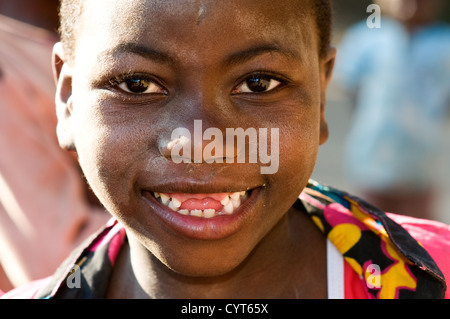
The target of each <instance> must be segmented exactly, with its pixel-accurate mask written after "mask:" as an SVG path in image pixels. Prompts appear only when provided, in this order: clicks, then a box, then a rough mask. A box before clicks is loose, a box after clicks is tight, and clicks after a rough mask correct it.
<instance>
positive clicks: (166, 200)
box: [159, 193, 170, 206]
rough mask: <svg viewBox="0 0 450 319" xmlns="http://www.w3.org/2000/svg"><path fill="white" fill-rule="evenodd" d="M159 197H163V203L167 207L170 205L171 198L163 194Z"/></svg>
mask: <svg viewBox="0 0 450 319" xmlns="http://www.w3.org/2000/svg"><path fill="white" fill-rule="evenodd" d="M159 195H160V196H161V202H162V203H163V204H164V205H166V206H167V205H168V204H169V201H170V197H169V196H167V195H166V194H162V193H161V194H159Z"/></svg>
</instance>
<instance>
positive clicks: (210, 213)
mask: <svg viewBox="0 0 450 319" xmlns="http://www.w3.org/2000/svg"><path fill="white" fill-rule="evenodd" d="M214 215H216V210H215V209H209V208H208V209H205V210H204V211H203V217H205V218H212V217H214Z"/></svg>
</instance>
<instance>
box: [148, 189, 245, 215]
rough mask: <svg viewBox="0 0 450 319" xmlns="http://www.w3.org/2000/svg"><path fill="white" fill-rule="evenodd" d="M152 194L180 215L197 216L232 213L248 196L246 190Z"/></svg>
mask: <svg viewBox="0 0 450 319" xmlns="http://www.w3.org/2000/svg"><path fill="white" fill-rule="evenodd" d="M152 195H153V196H154V197H155V198H157V199H159V202H160V203H161V204H163V205H164V206H167V207H168V208H170V209H171V210H173V211H175V212H177V213H179V214H181V215H186V216H187V215H189V216H195V217H199V218H213V217H215V216H220V215H232V214H233V212H234V211H235V210H236V209H237V208H239V206H241V204H242V203H243V202H244V201H245V200H246V199H247V198H248V192H247V191H241V192H234V193H210V194H184V193H171V194H167V193H157V192H152Z"/></svg>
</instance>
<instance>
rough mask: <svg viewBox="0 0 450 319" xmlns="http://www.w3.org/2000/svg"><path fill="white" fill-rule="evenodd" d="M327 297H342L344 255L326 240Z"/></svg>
mask: <svg viewBox="0 0 450 319" xmlns="http://www.w3.org/2000/svg"><path fill="white" fill-rule="evenodd" d="M327 286H328V299H344V298H345V296H344V257H343V256H342V255H341V253H340V252H339V251H338V250H337V248H336V247H335V246H334V245H333V244H332V243H331V242H330V241H329V240H327Z"/></svg>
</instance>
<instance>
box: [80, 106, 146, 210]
mask: <svg viewBox="0 0 450 319" xmlns="http://www.w3.org/2000/svg"><path fill="white" fill-rule="evenodd" d="M83 105H86V106H88V105H90V106H92V107H91V108H89V107H84V109H83V111H81V109H80V112H77V111H75V113H74V115H75V116H74V119H75V121H74V125H75V131H76V132H77V134H76V135H75V146H76V149H77V153H78V158H79V162H80V166H81V168H82V169H83V172H84V174H85V176H86V179H87V181H88V183H89V185H90V186H91V188H92V190H93V191H94V193H95V194H96V195H97V197H98V198H99V199H100V201H101V202H102V203H103V204H104V205H105V206H106V208H107V209H109V210H110V211H116V210H117V209H116V208H117V207H119V206H123V205H125V204H127V203H129V202H130V196H133V183H134V177H135V175H136V171H137V170H138V163H139V159H140V157H141V156H142V154H143V153H144V152H145V149H146V145H148V144H147V143H146V142H145V138H144V137H143V134H142V133H141V132H139V131H138V130H137V129H134V128H128V127H126V126H121V125H120V124H118V123H116V124H112V123H110V122H108V120H107V119H106V118H105V117H104V115H103V114H102V113H101V112H97V111H89V110H96V109H97V108H96V107H95V105H96V104H92V103H86V104H83ZM75 110H76V108H75ZM97 110H98V109H97Z"/></svg>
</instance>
